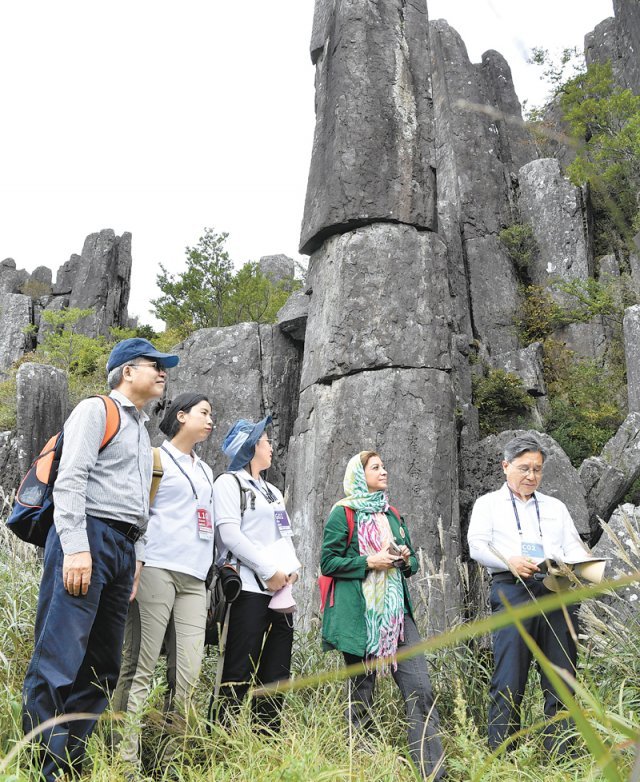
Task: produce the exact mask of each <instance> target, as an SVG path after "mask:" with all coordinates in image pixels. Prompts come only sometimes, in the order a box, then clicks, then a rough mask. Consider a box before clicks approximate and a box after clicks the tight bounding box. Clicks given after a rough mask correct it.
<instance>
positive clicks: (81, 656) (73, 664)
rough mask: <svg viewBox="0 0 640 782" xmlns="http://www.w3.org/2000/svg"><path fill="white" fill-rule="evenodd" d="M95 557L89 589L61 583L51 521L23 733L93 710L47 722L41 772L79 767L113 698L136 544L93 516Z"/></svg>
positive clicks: (50, 774) (48, 773)
mask: <svg viewBox="0 0 640 782" xmlns="http://www.w3.org/2000/svg"><path fill="white" fill-rule="evenodd" d="M87 535H88V538H89V547H90V550H91V558H92V572H91V584H90V585H89V591H88V592H87V594H86V595H84V596H82V595H80V596H78V597H74V596H72V595H70V594H69V593H68V592H67V591H66V589H65V588H64V585H63V583H62V561H63V557H64V555H63V553H62V547H61V546H60V538H59V537H58V533H57V532H56V529H55V527H54V526H52V527H51V530H50V531H49V535H48V537H47V542H46V545H45V552H44V566H43V573H42V581H41V584H40V595H39V598H38V609H37V613H36V622H35V648H34V651H33V657H32V658H31V662H30V664H29V667H28V669H27V674H26V677H25V680H24V688H23V701H22V703H23V714H22V724H23V729H24V732H25V733H27V732H29V731H30V730H31V729H32V728H34V727H36V726H38V725H40V724H41V723H42V722H44V721H45V720H47V719H49V718H50V717H56V716H58V715H65V714H66V715H71V714H77V713H84V714H90V715H91V716H90V717H84V718H82V719H79V720H73V721H72V720H65V721H64V722H61V723H59V724H58V725H56V726H54V727H52V728H47V729H45V730H44V731H43V732H42V733H41V734H40V735H39V736H38V737H37V738H36V740H37V741H39V742H40V745H41V753H40V760H41V762H42V775H43V777H44V779H45V780H47V782H49V781H50V780H53V779H54V778H55V774H56V772H58V773H60V771H69V770H70V769H71V767H73V769H74V770H76V771H77V770H79V769H80V768H81V767H82V762H83V761H84V757H85V744H86V740H87V738H88V737H89V735H90V734H91V731H92V730H93V728H94V725H95V722H96V719H97V718H98V716H99V715H100V714H101V713H102V712H103V711H104V709H105V707H106V705H107V699H108V697H109V693H110V691H111V690H113V688H114V687H115V686H116V682H117V680H118V672H119V670H120V655H121V650H122V637H123V634H124V624H125V619H126V616H127V607H128V605H129V597H130V595H131V589H132V586H133V577H134V573H135V565H136V555H135V550H134V545H133V543H132V542H131V541H130V540H128V539H127V538H126V537H125V536H124V535H123V534H122V533H120V532H118V531H116V530H114V529H112V528H111V527H109V526H107V524H105V523H103V522H102V521H100V520H98V519H95V518H93V517H92V516H87Z"/></svg>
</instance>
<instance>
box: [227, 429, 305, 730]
mask: <svg viewBox="0 0 640 782" xmlns="http://www.w3.org/2000/svg"><path fill="white" fill-rule="evenodd" d="M270 423H271V416H267V417H266V418H264V419H262V421H259V422H258V423H253V422H252V421H246V420H244V419H241V420H239V421H236V422H235V423H234V424H233V426H232V427H231V429H230V430H229V432H228V433H227V436H226V438H225V440H224V443H223V446H222V450H223V452H224V453H225V455H226V456H227V458H228V459H229V471H230V472H231V473H233V475H231V474H229V473H225V474H223V475H221V476H220V477H219V478H218V479H217V480H216V482H215V485H214V489H213V504H214V515H215V528H216V539H217V549H218V551H219V552H220V554H221V558H223V559H224V558H230V559H233V560H234V561H235V560H237V561H238V563H239V570H240V576H241V578H242V592H241V593H240V596H239V597H238V598H237V600H235V602H233V603H232V604H231V609H230V617H229V634H228V636H227V644H226V650H225V658H224V667H223V671H222V687H221V690H220V695H221V700H220V710H221V717H222V718H223V719H225V718H226V716H227V714H228V710H229V707H230V706H234V705H236V706H237V705H239V704H240V702H241V701H242V699H243V698H244V696H245V694H246V692H247V690H248V688H249V686H250V684H251V682H252V680H254V681H255V683H256V684H270V683H272V682H275V681H280V680H283V679H288V678H289V676H290V667H291V645H292V642H293V622H292V616H291V614H290V613H283V612H282V610H281V609H280V608H279V607H276V606H277V604H278V603H280V604H282V603H283V602H284V603H285V611H286V610H287V607H290V606H291V603H292V602H293V601H292V600H289V601H283V600H282V598H283V596H285V595H286V594H287V593H288V592H289V590H290V588H291V585H292V584H293V583H294V581H295V580H296V579H297V572H295V571H296V570H297V567H299V562H298V561H297V560H296V558H295V552H294V548H293V543H292V540H291V538H292V529H291V523H290V521H289V517H288V515H287V511H286V509H285V506H284V499H283V497H282V494H281V493H280V491H279V490H278V489H277V488H276V487H275V486H273V485H272V484H270V483H267V481H266V480H265V479H264V478H263V477H262V472H263V471H264V470H266V469H268V468H269V467H270V466H271V458H272V454H273V448H272V446H271V442H270V440H269V438H268V436H267V434H266V432H265V429H266V427H267V425H268V424H270ZM241 491H242V492H244V493H245V497H246V508H245V511H244V513H243V514H242V513H241V506H240V500H241V494H240V493H241ZM218 561H220V560H218ZM276 593H278V595H277V597H276V599H275V600H274V602H273V603H272V599H273V597H274V595H275V594H276ZM280 709H281V698H280V697H278V696H273V697H270V698H266V697H264V698H256V699H255V700H254V701H253V703H252V711H253V715H254V718H255V720H256V722H257V723H258V724H259V726H260V729H268V730H274V731H277V730H278V728H279V726H280Z"/></svg>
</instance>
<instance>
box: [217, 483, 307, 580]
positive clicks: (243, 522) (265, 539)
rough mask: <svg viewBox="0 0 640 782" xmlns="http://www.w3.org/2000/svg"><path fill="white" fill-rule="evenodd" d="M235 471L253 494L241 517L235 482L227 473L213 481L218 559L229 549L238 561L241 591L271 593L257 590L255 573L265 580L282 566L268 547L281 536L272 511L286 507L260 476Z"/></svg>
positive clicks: (287, 538) (290, 542)
mask: <svg viewBox="0 0 640 782" xmlns="http://www.w3.org/2000/svg"><path fill="white" fill-rule="evenodd" d="M235 474H236V475H237V477H238V478H239V480H240V483H241V484H242V486H243V487H244V488H247V489H250V490H251V492H252V494H246V500H247V507H246V509H245V512H244V516H243V517H242V519H241V517H240V488H239V487H238V483H237V481H236V480H235V478H234V477H233V475H228V474H226V475H221V476H220V477H219V478H218V479H217V480H216V482H215V484H214V487H213V512H214V518H215V526H216V545H217V550H218V552H219V554H220V557H219V560H220V559H224V558H225V557H226V555H227V553H228V551H231V552H232V554H233V556H234V557H235V558H237V559H238V560H239V562H240V576H241V577H242V588H243V590H245V591H247V592H257V593H260V594H265V595H271V594H273V593H272V592H269V591H268V590H262V589H260V586H259V585H258V582H257V581H256V575H258V577H259V578H260V579H261V580H262V581H263V582H266V581H268V580H269V579H270V578H271V576H273V574H274V573H276V572H277V571H278V570H283V569H284V568H283V567H282V565H281V564H279V563H278V561H277V558H276V557H275V556H274V555H273V554H272V553H271V552H270V551H269V550H268V547H269V546H270V545H271V544H273V543H275V542H276V541H278V540H279V539H280V538H281V537H282V535H281V532H280V529H279V528H278V524H277V523H276V518H275V513H274V511H284V510H285V507H284V499H283V497H282V494H281V493H280V491H279V490H278V489H277V488H276V487H275V486H273V485H272V484H271V483H267V482H266V481H265V480H263V479H262V478H260V480H259V481H257V480H256V479H255V478H252V477H251V475H250V473H248V472H247V471H246V470H238V471H237V472H236V473H235ZM252 496H253V497H254V498H255V507H252V501H251V497H252ZM239 533H240V534H239ZM285 539H286V540H287V541H288V544H289V545H290V546H291V548H292V549H293V542H292V540H291V538H290V537H288V536H287V537H285ZM263 586H264V584H263Z"/></svg>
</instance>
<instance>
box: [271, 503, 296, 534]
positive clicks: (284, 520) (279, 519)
mask: <svg viewBox="0 0 640 782" xmlns="http://www.w3.org/2000/svg"><path fill="white" fill-rule="evenodd" d="M273 516H274V518H275V520H276V524H277V525H278V529H279V530H280V534H281V535H282V537H283V538H290V537H292V535H293V530H292V529H291V522H290V521H289V516H288V515H287V511H286V510H275V509H274V511H273Z"/></svg>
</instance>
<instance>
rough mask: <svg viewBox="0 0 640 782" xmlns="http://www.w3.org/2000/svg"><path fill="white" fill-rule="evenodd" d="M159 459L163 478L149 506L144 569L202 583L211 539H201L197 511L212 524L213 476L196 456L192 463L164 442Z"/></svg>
mask: <svg viewBox="0 0 640 782" xmlns="http://www.w3.org/2000/svg"><path fill="white" fill-rule="evenodd" d="M171 457H173V458H171ZM160 459H161V461H162V468H163V470H164V474H163V476H162V480H161V481H160V485H159V487H158V492H157V494H156V496H155V498H154V501H153V505H152V506H151V511H150V516H149V527H148V529H147V546H146V550H145V565H144V566H145V567H158V568H163V569H164V570H175V571H177V572H178V573H187V574H188V575H191V576H195V577H196V578H201V579H202V580H203V581H204V579H205V578H206V575H207V572H208V570H209V568H210V567H211V563H212V561H213V539H210V540H203V539H202V538H201V537H200V534H199V532H198V516H197V509H198V507H201V508H206V509H207V510H208V512H209V514H210V518H211V521H212V523H213V473H212V472H211V468H210V467H209V466H208V465H206V464H205V463H204V462H203V461H202V460H201V459H199V458H198V457H197V456H196V455H195V454H193V459H192V457H191V456H190V455H189V454H186V453H182V451H179V450H178V449H177V448H176V447H175V446H173V445H171V443H170V442H168V441H167V440H165V442H164V443H163V444H162V446H161V448H160ZM174 459H175V461H174ZM176 462H177V464H176ZM178 465H179V466H178ZM180 468H182V470H183V471H184V472H181V470H180ZM189 481H191V483H189ZM191 484H193V488H192V486H191ZM194 489H195V494H196V495H197V498H196V496H194Z"/></svg>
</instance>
